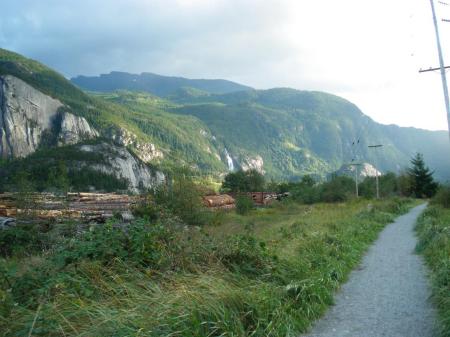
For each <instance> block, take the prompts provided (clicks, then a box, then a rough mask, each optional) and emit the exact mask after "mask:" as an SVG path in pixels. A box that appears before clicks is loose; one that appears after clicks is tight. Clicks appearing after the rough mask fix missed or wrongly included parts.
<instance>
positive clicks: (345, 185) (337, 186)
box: [320, 176, 355, 202]
mask: <svg viewBox="0 0 450 337" xmlns="http://www.w3.org/2000/svg"><path fill="white" fill-rule="evenodd" d="M354 189H355V182H354V181H353V179H351V178H349V177H346V176H337V177H333V178H332V179H331V180H330V181H328V182H326V183H324V184H323V185H322V190H321V193H320V199H321V201H325V202H342V201H346V200H348V199H349V198H350V196H351V195H353V193H354Z"/></svg>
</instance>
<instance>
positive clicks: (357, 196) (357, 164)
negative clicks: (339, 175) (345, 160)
mask: <svg viewBox="0 0 450 337" xmlns="http://www.w3.org/2000/svg"><path fill="white" fill-rule="evenodd" d="M361 165H362V164H360V163H351V164H349V166H354V167H355V193H356V198H359V188H358V166H361Z"/></svg>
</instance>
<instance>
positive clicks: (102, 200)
mask: <svg viewBox="0 0 450 337" xmlns="http://www.w3.org/2000/svg"><path fill="white" fill-rule="evenodd" d="M21 197H22V196H19V195H18V194H14V193H3V194H0V217H18V216H23V217H26V216H27V217H29V218H32V219H33V220H50V219H55V220H64V219H77V220H82V221H97V222H104V221H105V220H106V219H108V218H111V217H113V216H114V214H116V213H120V214H124V218H126V219H127V220H129V219H130V218H132V216H131V212H130V209H131V208H132V207H133V206H134V205H135V204H137V203H138V202H140V201H141V200H142V197H139V196H129V195H126V194H115V193H68V194H67V196H63V197H61V196H56V195H53V194H50V193H34V194H30V195H27V202H26V205H29V206H28V208H23V207H24V205H22V204H24V202H22V203H20V202H19V199H20V198H21ZM31 205H32V206H31Z"/></svg>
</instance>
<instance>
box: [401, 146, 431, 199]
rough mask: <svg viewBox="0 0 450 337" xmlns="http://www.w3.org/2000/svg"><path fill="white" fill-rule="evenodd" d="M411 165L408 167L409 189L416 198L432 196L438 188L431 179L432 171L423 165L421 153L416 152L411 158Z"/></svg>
mask: <svg viewBox="0 0 450 337" xmlns="http://www.w3.org/2000/svg"><path fill="white" fill-rule="evenodd" d="M411 164H412V167H410V168H409V169H408V175H409V177H410V179H411V185H412V186H411V190H412V193H413V194H414V195H415V196H416V197H417V198H423V197H427V198H430V197H432V196H433V195H434V194H435V193H436V190H437V188H438V184H437V183H436V182H435V181H434V179H433V173H434V172H432V171H430V169H429V168H428V167H427V166H426V165H425V161H424V160H423V155H422V154H421V153H416V155H415V156H414V157H413V158H412V159H411Z"/></svg>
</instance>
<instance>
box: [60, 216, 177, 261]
mask: <svg viewBox="0 0 450 337" xmlns="http://www.w3.org/2000/svg"><path fill="white" fill-rule="evenodd" d="M174 239H175V234H174V232H173V231H172V230H170V229H169V228H168V227H167V226H164V225H162V224H150V223H148V222H146V221H144V220H139V221H136V222H134V223H132V224H131V225H130V226H128V227H126V228H125V227H119V226H114V225H113V224H112V223H111V222H109V223H107V224H105V225H100V226H95V227H93V228H92V229H91V230H90V231H88V232H85V233H83V234H82V235H81V236H79V237H77V238H72V239H70V240H68V241H67V242H66V244H64V245H62V246H61V247H60V248H59V249H58V251H57V253H56V255H55V257H54V258H55V261H56V262H57V264H58V265H60V266H66V265H69V264H72V263H77V262H80V261H81V260H84V259H88V260H96V261H99V262H101V263H102V264H104V265H108V264H111V263H112V262H113V261H114V260H115V259H117V258H119V259H121V260H123V261H127V262H128V263H132V264H134V265H141V266H145V267H150V268H155V269H159V268H162V267H164V266H167V265H168V264H170V263H169V262H168V261H167V260H166V258H168V257H169V256H170V255H171V254H166V252H168V251H169V250H176V249H177V247H178V246H177V244H176V242H175V240H174Z"/></svg>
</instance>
